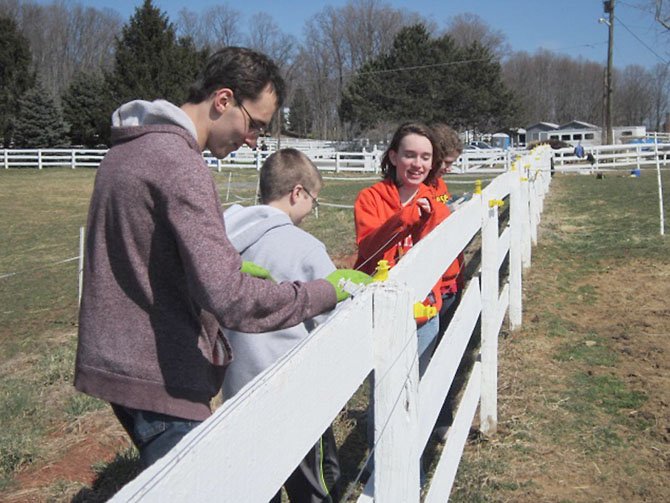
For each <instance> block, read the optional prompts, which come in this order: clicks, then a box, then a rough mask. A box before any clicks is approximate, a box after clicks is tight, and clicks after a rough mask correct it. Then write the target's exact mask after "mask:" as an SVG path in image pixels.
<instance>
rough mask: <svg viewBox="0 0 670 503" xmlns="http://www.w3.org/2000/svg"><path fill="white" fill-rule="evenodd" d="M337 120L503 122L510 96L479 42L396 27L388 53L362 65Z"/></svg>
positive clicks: (363, 123) (367, 124)
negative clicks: (467, 43) (467, 42)
mask: <svg viewBox="0 0 670 503" xmlns="http://www.w3.org/2000/svg"><path fill="white" fill-rule="evenodd" d="M339 111H340V117H341V119H342V120H343V121H347V122H351V123H355V124H358V125H359V126H360V128H361V129H363V130H367V129H370V128H373V127H375V126H376V125H378V124H382V123H385V122H391V123H398V122H403V121H407V120H420V121H423V122H426V123H432V122H445V123H447V124H451V125H452V126H454V127H457V128H466V127H467V128H478V129H485V130H489V129H490V128H492V127H500V126H503V125H507V124H508V123H509V121H510V120H511V119H512V117H513V115H514V112H515V101H514V99H513V95H512V94H511V92H510V91H508V90H507V89H506V88H505V86H504V84H503V82H502V77H501V70H500V65H499V63H498V62H497V61H496V60H495V59H494V57H493V55H492V53H491V51H490V50H489V49H487V48H485V47H483V46H481V45H480V44H477V43H475V44H472V45H471V46H469V47H466V48H463V49H462V48H459V47H458V46H457V45H456V43H455V42H454V40H453V39H452V38H451V37H450V36H449V35H444V36H442V37H439V38H432V37H431V36H430V34H429V32H428V30H427V29H426V27H425V26H424V25H422V24H417V25H414V26H410V27H407V28H404V29H402V30H401V31H400V32H398V35H397V36H396V38H395V40H394V43H393V47H392V49H391V51H390V52H389V53H388V54H386V55H383V56H380V57H377V58H375V59H373V60H371V61H369V62H368V63H367V64H365V65H364V66H363V67H362V68H361V70H360V71H359V72H358V74H357V75H356V77H354V78H353V79H352V81H351V82H350V83H349V85H348V87H347V89H346V90H345V92H344V93H343V98H342V101H341V103H340V109H339Z"/></svg>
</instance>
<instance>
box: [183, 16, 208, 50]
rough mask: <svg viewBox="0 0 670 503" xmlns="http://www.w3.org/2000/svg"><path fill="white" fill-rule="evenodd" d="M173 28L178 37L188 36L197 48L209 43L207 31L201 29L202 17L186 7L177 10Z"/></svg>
mask: <svg viewBox="0 0 670 503" xmlns="http://www.w3.org/2000/svg"><path fill="white" fill-rule="evenodd" d="M175 28H176V30H177V36H178V37H183V38H190V39H191V40H193V43H194V44H195V46H196V47H197V48H198V49H202V48H203V47H205V46H206V45H208V43H209V39H208V36H207V33H205V31H204V29H203V21H202V17H201V16H200V15H199V14H197V13H196V12H193V11H191V10H189V9H187V8H186V7H184V8H182V9H180V10H179V13H178V14H177V20H176V21H175Z"/></svg>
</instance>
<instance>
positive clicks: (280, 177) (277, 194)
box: [259, 148, 323, 204]
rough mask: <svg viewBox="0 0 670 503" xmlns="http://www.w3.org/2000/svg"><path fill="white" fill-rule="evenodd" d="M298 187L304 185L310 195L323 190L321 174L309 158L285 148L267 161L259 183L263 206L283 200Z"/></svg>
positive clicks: (262, 168)
mask: <svg viewBox="0 0 670 503" xmlns="http://www.w3.org/2000/svg"><path fill="white" fill-rule="evenodd" d="M296 185H302V186H303V187H304V188H305V189H306V190H307V191H308V192H310V193H317V192H319V191H320V190H321V186H322V185H323V179H322V178H321V173H319V170H318V169H317V167H316V166H315V165H314V163H313V162H312V161H311V160H310V158H309V157H307V156H306V155H305V154H303V153H302V152H300V151H299V150H296V149H294V148H283V149H281V150H277V151H276V152H275V153H273V154H271V155H270V156H269V157H268V158H267V159H265V162H264V163H263V166H262V167H261V172H260V182H259V186H260V197H261V202H262V203H263V204H268V203H271V202H273V201H277V200H278V199H281V198H282V197H284V196H285V195H286V194H288V193H290V192H291V191H292V190H293V188H294V187H295V186H296Z"/></svg>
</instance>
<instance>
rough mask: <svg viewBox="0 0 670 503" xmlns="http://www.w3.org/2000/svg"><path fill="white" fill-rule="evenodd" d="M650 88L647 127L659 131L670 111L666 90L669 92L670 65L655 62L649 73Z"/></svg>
mask: <svg viewBox="0 0 670 503" xmlns="http://www.w3.org/2000/svg"><path fill="white" fill-rule="evenodd" d="M649 75H650V82H649V85H650V88H651V111H650V115H649V127H650V128H651V129H653V130H654V131H660V130H661V127H662V125H663V123H664V122H665V121H666V119H667V114H668V113H669V112H670V102H669V101H668V92H670V66H669V65H667V64H661V63H659V64H657V65H656V66H655V67H654V68H652V70H651V71H650V73H649Z"/></svg>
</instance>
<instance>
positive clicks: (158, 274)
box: [74, 47, 346, 467]
mask: <svg viewBox="0 0 670 503" xmlns="http://www.w3.org/2000/svg"><path fill="white" fill-rule="evenodd" d="M284 96H285V84H284V81H283V79H282V77H281V76H280V74H279V69H278V68H277V66H276V65H275V64H274V63H273V62H272V61H271V60H270V59H269V58H267V57H266V56H264V55H262V54H260V53H257V52H255V51H252V50H249V49H245V48H239V47H227V48H224V49H221V50H219V51H217V52H215V53H214V54H212V56H211V57H210V58H209V59H208V61H207V62H206V64H205V66H204V68H203V70H202V72H201V74H200V76H199V78H198V79H197V81H196V82H195V83H194V84H193V85H192V86H191V88H190V91H189V94H188V98H187V100H186V103H184V104H182V105H181V106H177V105H174V104H172V103H169V102H167V101H164V100H156V101H153V102H148V101H141V100H137V101H131V102H130V103H126V104H124V105H122V106H121V107H120V108H119V109H117V110H116V111H115V112H114V114H113V116H112V147H111V148H110V150H109V151H108V152H107V154H106V156H105V158H104V159H103V161H102V163H101V165H100V167H99V168H98V170H97V173H96V178H95V186H94V189H93V195H92V198H91V203H90V208H89V214H88V222H87V233H86V248H85V252H84V257H85V261H84V279H83V293H82V299H81V307H80V313H79V334H78V345H77V357H76V363H75V377H74V385H75V387H76V388H77V389H78V390H79V391H82V392H84V393H88V394H89V395H92V396H95V397H98V398H100V399H102V400H105V401H107V402H109V403H110V404H111V406H112V409H113V411H114V413H115V415H116V417H117V418H118V419H119V421H120V423H121V424H122V425H123V427H124V428H125V429H126V431H127V432H128V434H129V436H130V438H131V439H132V441H133V443H134V444H135V445H136V446H137V448H138V449H139V452H140V461H141V463H142V465H143V466H144V467H146V466H148V465H150V464H152V463H153V462H155V461H156V460H157V459H159V458H160V457H162V456H163V455H164V454H165V453H167V452H168V451H169V450H170V449H171V448H172V447H173V446H174V445H175V444H176V443H177V442H178V441H179V440H180V439H181V438H182V437H183V436H184V435H186V434H187V433H188V432H189V431H191V430H192V429H193V428H195V427H196V426H197V425H198V424H199V423H200V422H202V421H203V420H204V419H206V418H207V417H208V416H209V415H210V414H211V411H210V400H211V398H212V397H213V396H214V395H215V394H216V393H218V392H219V390H220V389H221V384H222V381H223V374H224V370H225V368H226V366H227V364H228V363H229V361H230V359H231V353H230V347H229V345H228V343H227V341H226V340H225V338H224V337H223V336H222V333H221V331H220V329H219V325H221V326H224V327H227V328H231V329H238V330H245V331H248V332H263V331H267V330H272V329H277V328H285V327H289V326H293V325H296V324H298V323H301V322H302V321H303V320H305V319H310V318H313V317H314V316H316V315H318V314H321V313H324V312H326V311H329V310H331V309H333V307H335V305H336V304H337V302H338V300H342V299H344V298H346V293H345V292H342V291H341V289H339V290H338V286H337V281H338V280H339V278H340V277H341V276H342V275H343V274H344V273H341V272H339V271H338V273H339V275H338V277H337V278H331V281H327V280H324V279H317V280H314V281H311V282H307V283H300V282H284V283H281V284H275V283H272V282H270V281H265V280H262V279H259V278H255V277H252V276H251V275H249V274H245V273H244V272H243V263H242V259H241V258H240V255H239V254H238V253H237V251H236V250H235V248H234V247H233V246H232V245H231V243H230V241H229V240H228V237H227V236H226V230H225V227H224V224H223V220H222V218H221V203H220V200H219V195H218V192H217V188H216V185H215V183H214V180H213V176H212V173H211V171H210V169H209V168H208V167H207V164H206V163H205V161H204V159H203V157H202V152H203V150H204V149H209V150H210V151H211V152H212V154H213V155H214V156H216V157H217V158H223V157H225V156H227V155H228V154H230V153H232V152H234V151H235V150H237V149H238V148H240V147H241V146H242V145H245V144H246V145H248V146H250V147H252V148H253V147H255V146H256V139H257V137H258V135H259V134H261V133H262V132H263V131H264V129H265V128H266V127H267V126H268V124H269V123H270V120H271V119H272V117H273V116H274V113H275V111H276V110H277V107H279V106H280V105H281V104H282V102H283V101H284ZM248 269H249V270H250V271H252V272H253V273H254V274H261V275H262V274H264V273H263V271H262V270H260V269H259V268H257V267H249V268H248Z"/></svg>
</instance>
